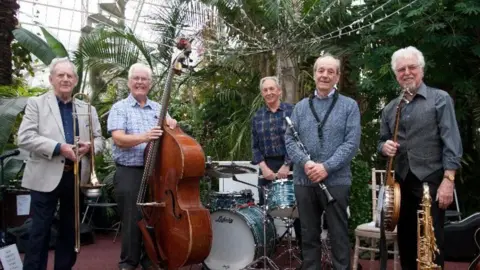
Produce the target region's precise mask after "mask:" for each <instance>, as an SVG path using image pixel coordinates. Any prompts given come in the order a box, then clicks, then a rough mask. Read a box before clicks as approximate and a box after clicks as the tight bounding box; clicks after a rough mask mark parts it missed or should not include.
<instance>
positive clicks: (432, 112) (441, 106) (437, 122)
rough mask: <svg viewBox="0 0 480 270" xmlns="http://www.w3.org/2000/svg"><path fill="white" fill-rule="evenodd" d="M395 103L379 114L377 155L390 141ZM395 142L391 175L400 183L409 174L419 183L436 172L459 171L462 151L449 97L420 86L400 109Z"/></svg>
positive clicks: (438, 90)
mask: <svg viewBox="0 0 480 270" xmlns="http://www.w3.org/2000/svg"><path fill="white" fill-rule="evenodd" d="M399 102H400V97H398V98H396V99H394V100H392V101H391V102H390V103H389V104H388V105H387V106H385V108H384V109H383V111H382V121H381V125H380V141H379V143H378V149H377V150H378V151H379V153H382V147H383V144H384V143H385V141H386V140H391V139H392V138H393V132H394V128H395V116H396V110H397V105H398V104H399ZM397 141H398V143H399V144H400V147H399V149H398V152H397V156H396V163H395V171H396V172H397V173H398V174H399V175H400V177H401V178H402V179H405V177H406V176H407V173H408V171H409V170H411V171H412V173H413V174H415V176H417V177H418V178H419V179H420V180H423V179H424V178H425V177H427V176H428V175H429V174H431V173H433V172H435V171H437V170H439V169H443V170H457V169H458V168H460V160H461V157H462V154H463V148H462V141H461V138H460V131H459V130H458V125H457V121H456V118H455V109H454V106H453V101H452V98H451V97H450V95H449V94H448V93H447V92H445V91H443V90H440V89H435V88H432V87H428V86H426V85H425V84H424V83H422V85H421V86H420V88H419V89H418V92H417V95H415V97H414V98H413V99H412V101H411V102H409V103H408V104H405V103H404V104H403V106H402V109H401V112H400V123H399V128H398V134H397Z"/></svg>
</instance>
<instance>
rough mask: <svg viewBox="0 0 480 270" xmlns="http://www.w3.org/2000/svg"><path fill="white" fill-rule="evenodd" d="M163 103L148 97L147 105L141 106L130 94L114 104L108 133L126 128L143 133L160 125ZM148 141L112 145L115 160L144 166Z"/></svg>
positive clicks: (132, 132) (127, 164)
mask: <svg viewBox="0 0 480 270" xmlns="http://www.w3.org/2000/svg"><path fill="white" fill-rule="evenodd" d="M161 107H162V106H161V105H160V104H158V103H157V102H155V101H152V100H150V99H148V98H147V102H146V103H145V106H143V108H142V107H140V104H139V103H138V102H137V100H136V99H135V98H134V97H133V96H132V95H131V94H130V95H128V97H127V98H125V99H122V100H120V101H118V102H117V103H115V104H113V106H112V108H111V109H110V113H109V115H108V120H107V130H108V133H110V134H111V133H112V131H115V130H124V131H125V134H142V133H145V132H147V131H149V130H151V129H152V128H153V127H155V126H157V125H159V123H158V116H159V115H160V109H161ZM167 115H168V114H167ZM146 146H147V144H146V143H141V144H138V145H136V146H134V147H131V148H119V147H118V146H117V145H115V143H114V144H113V146H112V153H113V160H114V161H115V162H116V163H118V164H120V165H124V166H144V160H143V155H144V151H145V147H146Z"/></svg>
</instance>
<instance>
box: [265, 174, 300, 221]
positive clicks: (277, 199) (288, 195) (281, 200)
mask: <svg viewBox="0 0 480 270" xmlns="http://www.w3.org/2000/svg"><path fill="white" fill-rule="evenodd" d="M296 205H297V203H296V200H295V189H294V185H293V180H289V179H280V180H275V181H273V182H272V184H271V185H270V190H269V192H268V210H269V214H270V215H271V216H272V217H285V218H288V217H291V218H298V209H297V207H296Z"/></svg>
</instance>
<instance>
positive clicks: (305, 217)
mask: <svg viewBox="0 0 480 270" xmlns="http://www.w3.org/2000/svg"><path fill="white" fill-rule="evenodd" d="M328 190H329V191H330V193H331V194H332V196H333V197H334V198H335V199H336V202H335V203H332V204H329V205H327V198H326V197H325V195H324V193H323V191H322V190H321V188H320V187H319V186H299V185H296V186H295V197H296V198H297V205H298V213H299V215H300V223H301V225H302V252H303V263H302V269H303V270H320V269H322V261H321V258H322V256H321V253H322V244H321V234H322V213H323V211H325V218H326V221H327V224H328V233H329V237H330V245H331V251H332V263H333V269H335V270H349V269H350V240H349V238H348V213H347V207H348V201H349V197H350V186H334V187H329V188H328Z"/></svg>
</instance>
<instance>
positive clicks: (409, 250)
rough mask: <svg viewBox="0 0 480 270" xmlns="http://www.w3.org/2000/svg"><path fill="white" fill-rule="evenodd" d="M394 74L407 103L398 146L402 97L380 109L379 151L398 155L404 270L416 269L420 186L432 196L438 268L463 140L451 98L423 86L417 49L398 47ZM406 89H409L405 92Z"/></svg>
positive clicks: (421, 62)
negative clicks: (398, 121) (424, 187)
mask: <svg viewBox="0 0 480 270" xmlns="http://www.w3.org/2000/svg"><path fill="white" fill-rule="evenodd" d="M391 65H392V70H393V71H394V72H395V76H396V79H397V81H398V83H399V85H400V87H401V88H402V89H404V91H405V95H404V97H405V98H406V99H407V100H408V101H409V102H408V104H406V105H403V108H402V109H401V114H400V123H399V129H398V130H399V131H398V135H397V142H393V141H392V138H393V131H394V125H395V114H396V107H397V104H398V103H399V101H400V97H398V98H396V99H394V100H392V101H391V102H390V103H389V104H388V105H387V106H385V108H384V109H383V111H382V122H381V125H380V141H379V143H378V152H379V153H381V154H382V155H383V156H395V155H396V156H397V157H396V159H395V160H396V164H395V179H396V180H397V181H398V182H399V183H400V190H401V203H400V216H399V220H398V224H397V234H398V248H399V251H400V263H401V265H402V269H404V270H405V269H417V262H416V259H417V209H419V208H420V206H419V204H420V202H421V198H422V192H423V187H422V186H423V185H422V183H423V182H426V183H428V185H429V190H430V196H431V197H432V206H431V215H432V220H433V225H434V230H435V238H436V241H437V246H438V248H439V250H440V254H438V255H437V256H436V259H435V263H436V264H438V265H440V266H442V268H443V264H444V262H443V261H444V260H443V239H444V236H443V224H444V220H445V209H446V208H447V207H448V206H449V205H450V204H451V203H452V200H453V188H454V186H455V171H456V170H458V169H459V168H460V159H461V157H462V153H463V149H462V140H461V138H460V132H459V130H458V125H457V121H456V119H455V109H454V106H453V102H452V98H451V97H450V95H448V93H447V92H445V91H443V90H440V89H435V88H432V87H429V86H426V85H425V83H423V74H424V73H423V68H424V67H425V60H424V57H423V54H422V53H421V52H420V51H419V50H418V49H416V48H415V47H407V48H402V49H399V50H398V51H396V52H395V53H394V54H393V55H392V63H391ZM406 89H408V90H406Z"/></svg>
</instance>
